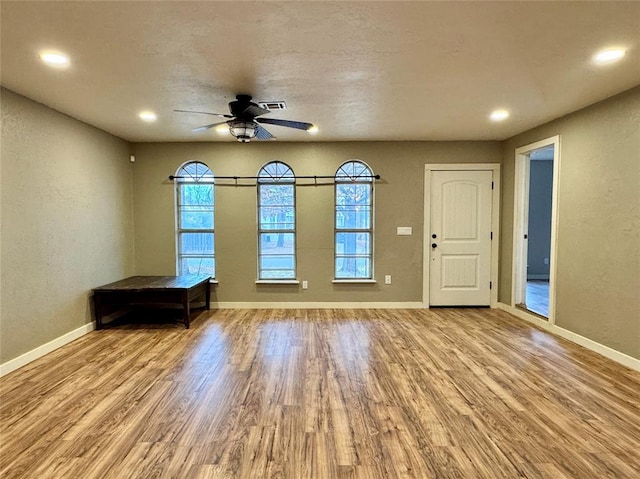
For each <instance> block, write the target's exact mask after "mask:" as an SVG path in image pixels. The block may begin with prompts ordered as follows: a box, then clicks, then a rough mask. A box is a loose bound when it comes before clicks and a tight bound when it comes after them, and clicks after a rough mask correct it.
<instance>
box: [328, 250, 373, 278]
mask: <svg viewBox="0 0 640 479" xmlns="http://www.w3.org/2000/svg"><path fill="white" fill-rule="evenodd" d="M336 278H342V279H351V278H360V279H370V278H371V259H370V258H368V257H367V258H362V257H355V256H339V257H336Z"/></svg>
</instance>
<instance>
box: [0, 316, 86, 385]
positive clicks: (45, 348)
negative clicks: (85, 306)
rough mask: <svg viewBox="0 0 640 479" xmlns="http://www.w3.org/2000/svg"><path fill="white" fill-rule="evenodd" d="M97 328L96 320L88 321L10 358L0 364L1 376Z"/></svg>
mask: <svg viewBox="0 0 640 479" xmlns="http://www.w3.org/2000/svg"><path fill="white" fill-rule="evenodd" d="M95 328H96V323H95V322H91V323H87V324H85V325H83V326H81V327H79V328H78V329H74V330H73V331H70V332H68V333H67V334H63V335H62V336H60V337H59V338H56V339H54V340H53V341H49V342H48V343H46V344H43V345H42V346H38V347H37V348H35V349H32V350H31V351H29V352H27V353H24V354H22V355H20V356H18V357H17V358H14V359H10V360H9V361H7V362H6V363H2V364H0V377H2V376H4V375H5V374H9V373H10V372H11V371H15V370H16V369H18V368H21V367H22V366H25V365H26V364H29V363H30V362H31V361H35V360H36V359H39V358H41V357H42V356H44V355H45V354H49V353H50V352H52V351H55V350H56V349H58V348H60V347H62V346H64V345H65V344H69V343H70V342H72V341H75V340H76V339H78V338H79V337H81V336H84V335H85V334H87V333H89V332H91V331H93V330H94V329H95Z"/></svg>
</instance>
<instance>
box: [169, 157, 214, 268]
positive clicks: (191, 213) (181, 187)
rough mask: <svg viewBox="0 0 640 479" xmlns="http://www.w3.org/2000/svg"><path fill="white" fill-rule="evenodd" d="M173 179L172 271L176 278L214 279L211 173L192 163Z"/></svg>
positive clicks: (205, 168) (202, 165)
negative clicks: (174, 206)
mask: <svg viewBox="0 0 640 479" xmlns="http://www.w3.org/2000/svg"><path fill="white" fill-rule="evenodd" d="M176 177H177V178H176V180H175V184H176V246H177V247H176V252H177V254H176V263H177V268H176V269H177V271H178V274H197V275H208V276H211V277H212V278H215V277H216V266H215V247H214V245H215V232H214V204H215V203H214V198H215V195H214V185H213V173H212V172H211V170H210V169H209V167H208V166H207V165H205V164H204V163H200V162H198V161H192V162H189V163H185V164H184V165H182V166H181V167H180V168H179V169H178V171H177V173H176Z"/></svg>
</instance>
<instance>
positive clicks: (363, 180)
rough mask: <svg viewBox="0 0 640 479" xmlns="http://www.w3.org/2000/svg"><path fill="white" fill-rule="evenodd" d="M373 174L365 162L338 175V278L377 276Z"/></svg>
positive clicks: (352, 163)
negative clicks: (375, 271) (374, 249)
mask: <svg viewBox="0 0 640 479" xmlns="http://www.w3.org/2000/svg"><path fill="white" fill-rule="evenodd" d="M373 184H374V183H373V173H372V171H371V169H370V168H369V167H368V166H367V165H365V164H364V163H363V162H361V161H348V162H346V163H344V164H343V165H342V166H341V167H340V168H338V171H337V172H336V176H335V202H336V211H335V278H336V279H373Z"/></svg>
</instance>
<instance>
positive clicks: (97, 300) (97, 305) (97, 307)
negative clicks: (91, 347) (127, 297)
mask: <svg viewBox="0 0 640 479" xmlns="http://www.w3.org/2000/svg"><path fill="white" fill-rule="evenodd" d="M93 312H94V314H95V315H96V329H102V298H101V297H100V294H99V293H93Z"/></svg>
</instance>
